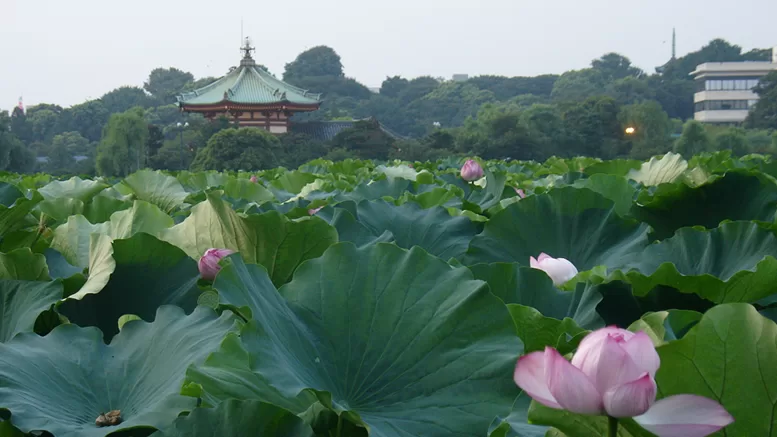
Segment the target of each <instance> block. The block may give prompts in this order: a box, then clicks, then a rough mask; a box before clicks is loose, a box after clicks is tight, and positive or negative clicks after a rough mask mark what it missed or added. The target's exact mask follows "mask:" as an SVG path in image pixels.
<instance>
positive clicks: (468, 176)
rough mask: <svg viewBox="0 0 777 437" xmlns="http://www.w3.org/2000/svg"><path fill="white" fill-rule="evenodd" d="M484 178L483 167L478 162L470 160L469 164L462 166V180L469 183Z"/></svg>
mask: <svg viewBox="0 0 777 437" xmlns="http://www.w3.org/2000/svg"><path fill="white" fill-rule="evenodd" d="M482 177H483V167H481V166H480V164H478V163H477V162H476V161H473V160H471V159H468V160H467V162H465V163H464V165H463V166H461V178H462V179H464V180H465V181H467V182H472V181H475V180H478V179H480V178H482Z"/></svg>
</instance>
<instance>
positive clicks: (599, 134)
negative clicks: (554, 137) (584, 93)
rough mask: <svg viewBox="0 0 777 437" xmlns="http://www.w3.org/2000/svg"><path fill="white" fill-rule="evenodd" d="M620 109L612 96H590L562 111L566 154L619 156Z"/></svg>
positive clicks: (620, 144) (620, 145) (603, 156)
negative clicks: (567, 137) (566, 143)
mask: <svg viewBox="0 0 777 437" xmlns="http://www.w3.org/2000/svg"><path fill="white" fill-rule="evenodd" d="M619 112H620V106H619V105H618V103H617V102H616V101H615V100H614V99H613V98H612V97H606V96H598V97H590V98H588V99H586V100H584V101H582V102H580V103H576V104H574V105H571V106H568V107H567V108H565V109H564V110H563V111H562V114H561V118H562V120H563V121H564V127H565V128H566V130H567V132H568V135H569V136H570V144H569V150H568V152H567V153H568V154H570V155H575V156H596V157H601V158H612V157H615V156H619V155H621V154H623V152H624V151H623V150H622V146H623V144H622V141H621V138H622V136H623V135H622V132H623V131H622V130H621V122H620V120H619V119H618V114H619Z"/></svg>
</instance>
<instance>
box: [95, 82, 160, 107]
mask: <svg viewBox="0 0 777 437" xmlns="http://www.w3.org/2000/svg"><path fill="white" fill-rule="evenodd" d="M100 100H101V101H102V103H103V106H104V107H105V109H106V110H108V112H110V113H115V112H124V111H126V110H128V109H130V108H134V107H135V106H140V107H141V108H148V107H149V106H152V105H153V104H154V101H153V99H152V98H150V97H149V96H148V95H147V94H146V93H145V91H143V89H141V88H138V87H134V86H123V87H119V88H116V89H115V90H113V91H109V92H107V93H105V94H104V95H103V96H102V97H100Z"/></svg>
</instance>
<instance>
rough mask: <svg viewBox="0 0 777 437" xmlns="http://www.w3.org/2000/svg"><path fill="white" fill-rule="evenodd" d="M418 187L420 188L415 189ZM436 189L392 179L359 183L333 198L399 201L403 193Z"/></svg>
mask: <svg viewBox="0 0 777 437" xmlns="http://www.w3.org/2000/svg"><path fill="white" fill-rule="evenodd" d="M417 186H418V187H420V188H417ZM434 188H437V186H435V185H431V184H429V185H427V184H417V183H414V182H412V181H408V180H407V179H401V178H393V179H388V178H387V179H381V180H378V181H370V182H369V183H366V182H365V183H360V184H358V185H356V186H355V187H354V188H353V191H348V192H341V193H337V194H336V195H335V196H333V198H334V200H335V201H338V202H342V201H346V200H353V201H355V202H361V201H362V200H376V199H381V198H387V197H390V198H393V199H399V198H401V197H402V196H404V195H405V193H412V194H418V193H422V192H426V191H430V190H432V189H434Z"/></svg>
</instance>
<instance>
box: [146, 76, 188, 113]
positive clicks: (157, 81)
mask: <svg viewBox="0 0 777 437" xmlns="http://www.w3.org/2000/svg"><path fill="white" fill-rule="evenodd" d="M191 82H194V76H193V75H192V74H191V73H189V72H186V71H181V70H179V69H177V68H155V69H153V70H151V74H149V76H148V80H147V81H146V82H145V83H144V84H143V89H145V90H146V91H148V93H149V94H151V95H152V96H154V98H156V99H157V100H158V101H159V102H161V103H162V104H170V103H175V101H176V100H175V96H176V95H178V94H179V93H180V92H181V91H183V89H184V88H185V87H186V85H187V84H189V83H191Z"/></svg>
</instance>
